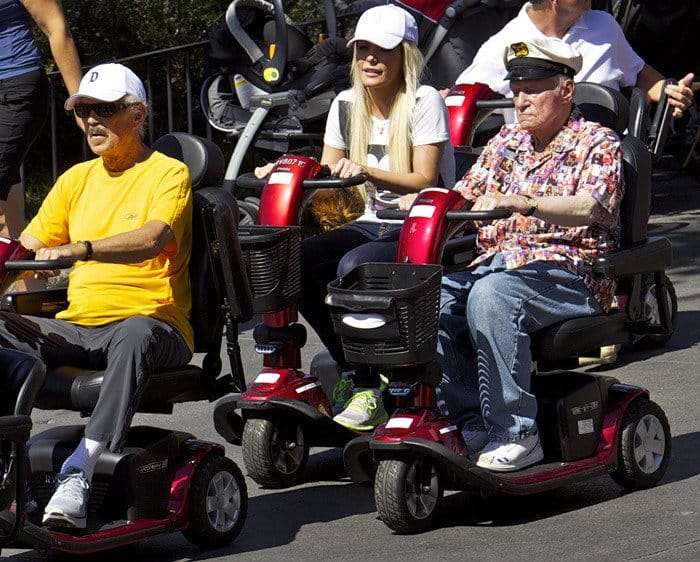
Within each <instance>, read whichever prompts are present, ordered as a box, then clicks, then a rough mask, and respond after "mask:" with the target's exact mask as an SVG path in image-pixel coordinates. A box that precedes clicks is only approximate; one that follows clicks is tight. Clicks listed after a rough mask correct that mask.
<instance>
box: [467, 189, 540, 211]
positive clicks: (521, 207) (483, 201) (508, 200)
mask: <svg viewBox="0 0 700 562" xmlns="http://www.w3.org/2000/svg"><path fill="white" fill-rule="evenodd" d="M493 209H508V210H509V211H513V212H514V213H526V212H527V211H528V210H529V209H530V205H529V204H528V202H527V199H526V198H525V197H523V196H522V195H501V194H500V193H499V192H496V194H495V195H494V194H491V193H485V194H484V195H480V196H479V197H478V198H477V199H476V201H474V205H473V206H472V208H471V210H472V211H492V210H493Z"/></svg>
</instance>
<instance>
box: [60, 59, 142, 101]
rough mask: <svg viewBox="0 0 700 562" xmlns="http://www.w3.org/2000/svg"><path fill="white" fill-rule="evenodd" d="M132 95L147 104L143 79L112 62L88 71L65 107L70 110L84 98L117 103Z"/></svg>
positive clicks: (121, 65)
mask: <svg viewBox="0 0 700 562" xmlns="http://www.w3.org/2000/svg"><path fill="white" fill-rule="evenodd" d="M127 94H131V95H133V96H136V97H137V98H139V99H142V100H143V101H144V103H145V102H146V89H145V88H144V87H143V82H141V79H140V78H139V77H138V76H136V74H134V72H133V71H132V70H131V69H129V68H127V67H126V66H124V65H123V64H119V63H114V62H110V63H107V64H100V65H98V66H95V67H93V68H91V69H90V70H88V71H87V72H86V73H85V76H83V79H82V80H81V81H80V87H79V88H78V92H77V93H75V94H73V95H72V96H70V97H69V98H68V99H67V100H66V103H65V104H64V107H65V108H66V109H68V110H70V109H73V106H74V105H75V104H76V103H77V102H78V101H79V100H81V99H82V98H90V99H93V100H98V101H107V102H112V101H117V100H120V99H121V98H123V97H124V96H125V95H127Z"/></svg>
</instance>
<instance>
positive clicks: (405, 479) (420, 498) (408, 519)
mask: <svg viewBox="0 0 700 562" xmlns="http://www.w3.org/2000/svg"><path fill="white" fill-rule="evenodd" d="M442 492H443V490H442V483H441V482H440V474H439V472H438V470H437V467H436V466H435V463H433V462H432V461H431V460H430V459H427V458H413V459H407V460H404V459H386V460H382V461H380V462H379V465H378V466H377V474H376V476H375V479H374V500H375V502H376V504H377V511H378V512H379V517H380V518H381V520H382V521H384V523H386V525H387V526H388V527H389V528H391V529H393V530H394V531H396V532H397V533H405V534H407V533H420V532H422V531H426V530H428V529H429V528H430V527H431V526H432V523H433V520H434V518H435V514H436V513H437V511H438V508H439V506H440V503H441V501H442Z"/></svg>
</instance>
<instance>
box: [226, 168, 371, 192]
mask: <svg viewBox="0 0 700 562" xmlns="http://www.w3.org/2000/svg"><path fill="white" fill-rule="evenodd" d="M328 174H330V172H328ZM319 175H320V176H322V177H318V178H314V179H308V180H304V184H303V185H304V189H326V188H345V187H354V186H356V185H360V184H362V183H365V182H366V181H367V176H365V175H364V174H360V175H357V176H352V177H350V178H336V177H333V176H331V175H324V173H323V171H322V172H321V174H319ZM266 183H267V178H258V177H256V176H255V174H253V173H252V172H249V173H247V174H243V175H241V176H238V177H237V178H236V185H238V187H242V188H243V189H262V188H263V187H265V184H266Z"/></svg>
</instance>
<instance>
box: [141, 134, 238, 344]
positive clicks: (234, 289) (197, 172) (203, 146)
mask: <svg viewBox="0 0 700 562" xmlns="http://www.w3.org/2000/svg"><path fill="white" fill-rule="evenodd" d="M153 148H154V149H155V150H158V151H160V152H163V153H164V154H167V155H168V156H171V157H173V158H177V159H178V160H181V161H182V162H184V163H185V164H187V166H188V167H189V169H190V175H191V177H192V189H193V192H194V193H193V212H192V254H191V257H190V269H189V271H190V283H191V287H192V310H191V312H190V324H192V328H193V329H194V340H195V351H196V352H209V351H211V352H216V354H217V355H218V352H219V349H220V345H221V335H222V329H223V324H224V317H223V312H222V305H223V304H224V303H223V302H222V299H223V298H226V300H227V301H228V302H227V303H226V304H227V306H228V307H229V309H230V310H231V312H232V315H233V317H234V320H236V319H237V316H240V315H241V313H240V311H241V310H243V311H246V310H247V309H248V308H249V307H248V305H247V304H246V299H248V298H249V297H248V295H249V292H246V291H247V284H246V283H247V278H246V277H245V275H241V274H240V271H239V272H238V275H236V273H234V272H233V271H232V270H230V269H229V270H227V271H226V272H225V273H226V275H219V277H223V278H224V279H219V278H217V273H219V274H220V272H216V271H214V268H213V265H212V260H211V259H210V255H209V248H208V244H209V240H208V238H209V237H211V235H212V233H208V232H207V229H208V227H207V225H206V221H205V218H204V215H203V213H204V212H205V211H207V210H208V209H211V208H213V209H214V212H215V213H216V215H217V216H218V222H219V224H220V227H219V228H218V230H219V231H220V233H225V238H224V239H222V237H221V236H219V237H218V238H217V244H219V245H224V246H225V247H224V248H219V252H220V253H224V254H226V255H231V256H233V257H234V259H232V260H231V263H229V264H227V266H228V267H229V268H231V267H236V263H237V262H236V260H235V257H236V256H237V255H240V247H239V245H238V240H237V231H236V227H237V224H236V221H237V220H238V206H237V205H236V200H235V199H234V198H233V196H232V195H230V194H229V193H227V192H226V191H224V190H223V189H221V187H220V186H221V183H222V181H223V177H224V170H225V165H226V162H225V159H224V155H223V153H222V152H221V149H219V147H218V146H216V145H215V144H214V143H213V142H211V141H210V140H207V139H204V138H201V137H197V136H195V135H190V134H187V133H169V134H167V135H164V136H163V137H161V138H159V139H158V140H157V141H156V142H155V143H154V144H153ZM241 271H242V270H241ZM230 279H234V280H235V282H230V281H229V280H230ZM237 283H238V285H237ZM220 285H223V289H224V291H225V294H224V293H221V291H220V290H218V288H219V286H220ZM217 295H218V297H219V298H217ZM241 301H243V302H241ZM244 316H245V314H244Z"/></svg>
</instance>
